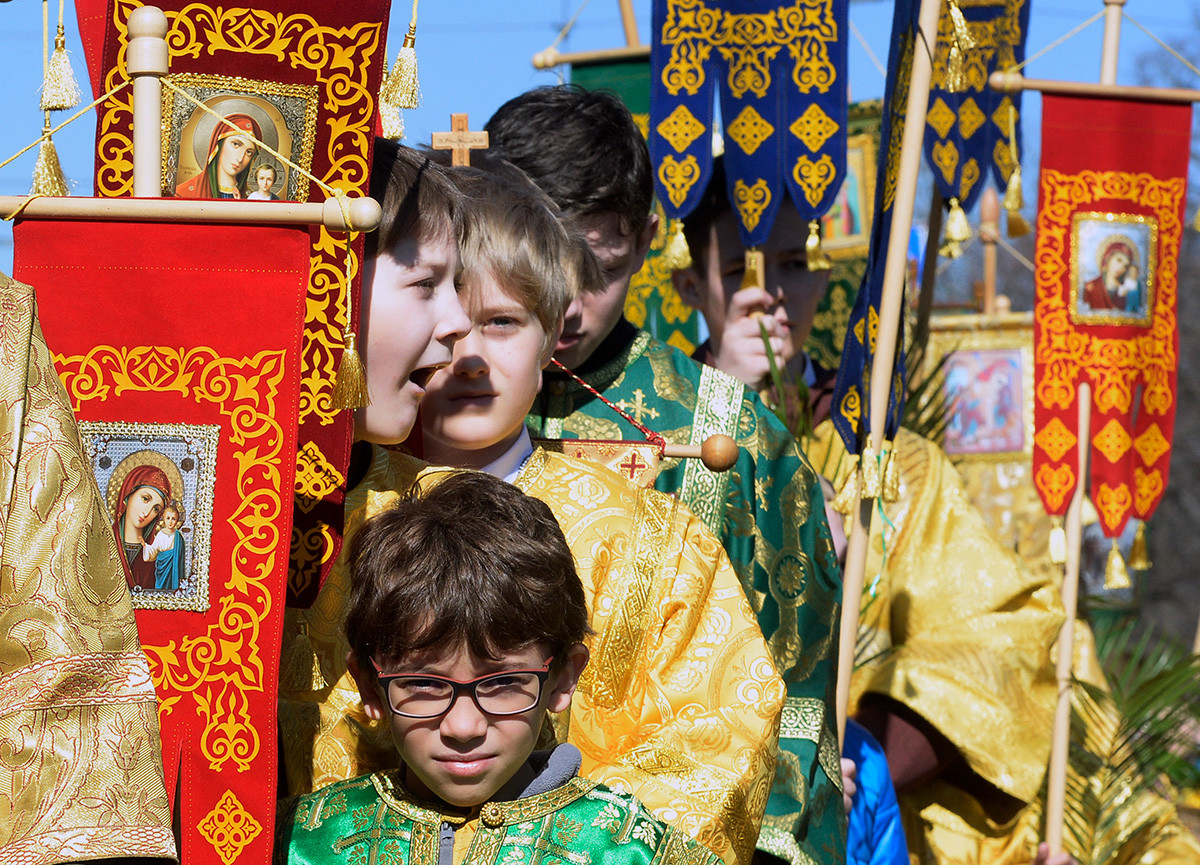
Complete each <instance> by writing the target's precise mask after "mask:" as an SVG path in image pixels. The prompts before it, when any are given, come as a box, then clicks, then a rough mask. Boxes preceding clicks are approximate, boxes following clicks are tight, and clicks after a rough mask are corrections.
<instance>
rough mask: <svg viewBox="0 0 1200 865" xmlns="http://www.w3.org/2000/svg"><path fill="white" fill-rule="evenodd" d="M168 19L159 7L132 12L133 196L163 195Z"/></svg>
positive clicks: (128, 62)
mask: <svg viewBox="0 0 1200 865" xmlns="http://www.w3.org/2000/svg"><path fill="white" fill-rule="evenodd" d="M167 26H168V25H167V16H166V15H164V14H163V11H162V10H161V9H159V8H158V7H157V6H142V7H141V8H139V9H134V10H133V11H132V12H131V13H129V47H128V48H127V49H126V52H125V63H126V67H127V68H128V70H129V77H130V78H132V79H133V194H134V196H135V197H138V198H158V197H159V196H161V195H162V138H161V137H160V136H161V129H162V81H161V80H160V79H161V76H163V75H166V74H167V69H168V65H169V62H170V57H169V52H168V51H167Z"/></svg>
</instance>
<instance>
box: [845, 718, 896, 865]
mask: <svg viewBox="0 0 1200 865" xmlns="http://www.w3.org/2000/svg"><path fill="white" fill-rule="evenodd" d="M842 756H843V757H847V758H849V759H851V760H853V761H854V762H855V763H857V764H858V792H857V793H856V794H855V795H854V803H853V805H852V806H851V808H850V828H849V832H848V834H847V837H846V865H908V848H907V846H906V844H905V840H904V826H903V825H902V824H901V822H900V806H899V805H898V804H897V803H896V790H895V788H894V787H893V786H892V775H891V772H890V771H889V770H888V764H887V759H886V758H885V757H884V756H883V747H882V746H881V745H880V744H879V743H878V742H877V741H875V737H874V736H872V735H871V734H870V733H868V732H867V731H866V730H865V729H864V728H863V727H862V726H861V725H859V724H857V723H855V722H854V720H853V719H850V720H847V721H846V744H845V747H844V748H843V749H842Z"/></svg>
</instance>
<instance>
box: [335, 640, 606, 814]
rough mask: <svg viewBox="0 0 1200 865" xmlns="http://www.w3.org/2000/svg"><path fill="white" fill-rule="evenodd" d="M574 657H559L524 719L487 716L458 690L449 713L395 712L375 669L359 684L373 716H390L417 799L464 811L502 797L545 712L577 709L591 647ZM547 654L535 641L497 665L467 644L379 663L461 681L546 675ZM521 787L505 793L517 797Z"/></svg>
mask: <svg viewBox="0 0 1200 865" xmlns="http://www.w3.org/2000/svg"><path fill="white" fill-rule="evenodd" d="M567 655H568V657H567V658H563V659H558V660H560V661H563V662H564V663H562V664H561V665H560V664H556V665H555V669H553V670H552V672H551V673H550V676H549V678H548V679H547V680H546V683H545V684H544V685H543V686H542V693H541V699H540V700H539V702H538V704H537V706H535V707H534V708H532V709H530V710H529V711H528V712H522V713H521V714H520V715H507V716H496V715H488V714H485V713H484V712H483V711H481V710H480V708H479V706H477V705H476V704H475V701H474V700H473V699H472V698H471V696H470V695H469V694H466V693H462V692H460V693H459V694H458V695H457V697H456V699H455V700H454V702H453V703H452V704H451V706H450V708H449V709H448V710H447V711H446V713H445V714H443V715H441V716H440V717H437V718H406V717H404V716H402V715H397V714H395V713H393V712H392V711H391V709H390V708H389V707H388V705H387V703H386V702H385V697H384V695H383V692H382V690H381V689H380V687H379V682H378V679H377V678H376V677H375V676H374V674H373V671H372V672H371V673H366V672H365V671H363V670H362V669H361V668H359V666H358V665H357V664H352V672H353V673H354V676H355V679H356V681H357V682H358V686H359V691H360V693H361V695H362V699H363V707H364V709H365V710H366V713H367V716H368V717H369V718H372V719H373V720H382V719H383V718H389V719H390V720H391V727H392V740H393V741H394V742H395V743H396V749H397V750H398V751H399V752H400V758H401V759H402V760H403V761H404V765H405V766H406V767H407V769H408V771H407V775H406V778H405V784H406V786H407V787H408V788H409V790H410V791H411V792H413V793H415V794H417V795H419V796H424V797H431V798H438V799H441V800H442V801H443V802H446V803H448V804H450V805H454V806H456V807H459V808H471V807H474V806H476V805H481V804H483V803H484V802H486V801H488V800H489V799H492V798H494V797H495V796H496V794H497V792H499V791H500V790H502V789H503V788H504V786H505V784H507V783H508V782H509V780H510V779H512V778H513V776H514V775H516V774H517V771H518V770H519V769H520V768H521V766H522V765H524V763H525V761H526V760H527V759H529V755H530V754H532V753H533V748H534V745H535V744H537V739H538V732H539V731H540V730H541V726H542V719H543V718H544V717H545V715H546V712H547V711H550V712H562V711H565V710H566V709H567V708H568V707H569V706H570V705H571V694H572V693H573V692H574V690H575V683H576V682H577V681H578V679H579V674H580V673H581V672H582V671H583V667H584V666H585V665H586V664H587V649H586V648H584V647H583V646H582V645H576V646H573V647H572V648H571V649H569V650H568V652H567ZM548 657H549V652H548V651H547V650H546V647H545V646H543V645H540V644H534V645H532V646H529V647H527V648H525V649H522V650H520V651H512V652H503V653H501V655H500V657H499V658H498V659H496V660H494V661H493V660H488V659H481V658H477V657H475V656H474V655H473V654H471V652H470V651H469V650H468V649H467V648H466V647H465V646H460V647H457V648H456V649H455V650H453V651H446V650H443V651H440V652H439V651H434V650H429V651H425V652H421V653H417V654H414V655H413V656H412V657H410V658H407V659H405V660H403V661H400V662H390V663H387V662H380V666H381V667H382V668H383V671H384V672H385V673H387V674H396V673H401V674H419V675H429V676H441V677H443V678H447V679H454V680H455V681H459V682H468V681H470V680H472V679H476V678H479V677H480V676H486V675H489V674H491V673H500V672H504V671H506V670H540V669H542V668H543V667H544V666H545V663H546V660H547V658H548ZM520 792H521V791H520V790H506V791H505V795H506V797H508V798H515V796H516V795H518V794H519V793H520Z"/></svg>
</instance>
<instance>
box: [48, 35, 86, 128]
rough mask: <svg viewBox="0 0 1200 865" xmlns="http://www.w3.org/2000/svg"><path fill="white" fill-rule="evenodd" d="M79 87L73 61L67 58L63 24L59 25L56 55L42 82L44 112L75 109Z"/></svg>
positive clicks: (51, 58) (55, 45)
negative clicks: (72, 65) (73, 70)
mask: <svg viewBox="0 0 1200 865" xmlns="http://www.w3.org/2000/svg"><path fill="white" fill-rule="evenodd" d="M79 97H80V93H79V85H78V84H77V83H75V73H74V72H72V71H71V61H70V60H69V59H68V58H67V42H66V38H65V37H64V35H63V26H62V24H59V25H58V35H57V36H55V37H54V53H53V54H51V55H50V62H49V63H48V64H47V65H46V75H45V78H44V80H43V81H42V103H41V105H42V110H43V111H63V110H65V109H67V108H74V107H75V106H76V105H78V104H79Z"/></svg>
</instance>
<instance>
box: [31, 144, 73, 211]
mask: <svg viewBox="0 0 1200 865" xmlns="http://www.w3.org/2000/svg"><path fill="white" fill-rule="evenodd" d="M29 194H30V195H54V196H62V195H66V194H67V179H66V177H64V176H63V170H62V164H61V163H60V162H59V161H58V151H57V150H56V149H55V147H54V141H53V140H51V138H50V137H49V135H47V136H46V138H45V139H43V140H42V145H41V147H39V148H38V157H37V163H36V164H35V165H34V166H33V186H32V187H31V188H30V190H29Z"/></svg>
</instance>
